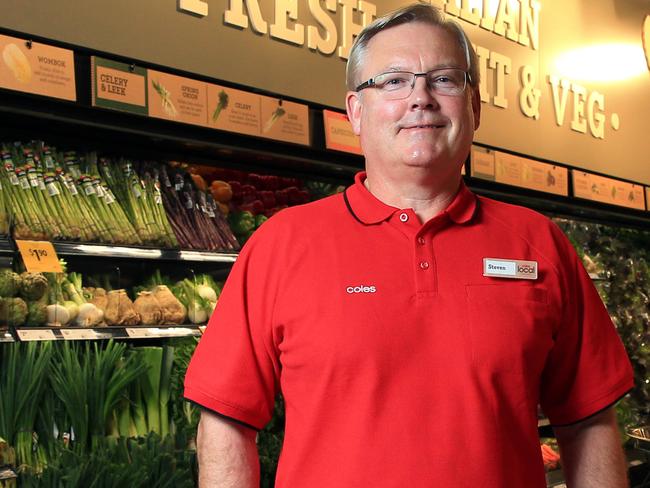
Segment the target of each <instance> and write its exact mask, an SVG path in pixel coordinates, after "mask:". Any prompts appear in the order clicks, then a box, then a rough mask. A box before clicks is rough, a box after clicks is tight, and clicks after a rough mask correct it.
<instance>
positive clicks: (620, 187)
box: [571, 169, 646, 210]
mask: <svg viewBox="0 0 650 488" xmlns="http://www.w3.org/2000/svg"><path fill="white" fill-rule="evenodd" d="M571 174H572V177H573V196H575V197H577V198H584V199H585V200H592V201H595V202H601V203H608V204H610V205H618V206H620V207H627V208H634V209H637V210H645V209H646V206H645V198H644V197H645V195H644V190H643V186H641V185H635V184H633V183H628V182H626V181H620V180H616V179H614V178H606V177H605V176H599V175H594V174H591V173H587V172H585V171H577V170H575V169H574V170H572V171H571Z"/></svg>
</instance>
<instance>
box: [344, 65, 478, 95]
mask: <svg viewBox="0 0 650 488" xmlns="http://www.w3.org/2000/svg"><path fill="white" fill-rule="evenodd" d="M419 76H423V77H424V78H425V80H426V82H427V87H428V88H429V90H431V91H432V92H434V93H436V94H437V95H451V96H455V95H460V94H461V93H463V91H465V87H466V86H467V79H468V78H469V73H467V72H466V71H464V70H462V69H460V68H441V69H432V70H431V71H427V72H426V73H411V72H410V71H388V72H386V73H381V74H379V75H377V76H375V77H374V78H370V79H369V80H368V81H365V82H363V83H361V84H360V85H359V86H358V87H357V88H356V89H355V90H354V91H357V92H359V91H361V90H365V89H366V88H377V90H379V93H381V94H382V96H383V97H384V98H386V99H387V100H401V99H403V98H408V97H409V96H410V95H411V93H413V88H414V87H415V80H416V79H417V78H418V77H419Z"/></svg>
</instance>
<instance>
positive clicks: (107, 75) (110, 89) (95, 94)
mask: <svg viewBox="0 0 650 488" xmlns="http://www.w3.org/2000/svg"><path fill="white" fill-rule="evenodd" d="M90 63H91V67H90V69H91V75H92V86H91V90H92V102H93V106H94V107H103V108H110V109H113V110H123V111H125V112H131V113H135V114H140V115H148V110H147V70H146V69H144V68H140V67H138V66H133V65H128V64H126V63H118V62H116V61H111V60H109V59H104V58H99V57H97V56H92V57H91V58H90Z"/></svg>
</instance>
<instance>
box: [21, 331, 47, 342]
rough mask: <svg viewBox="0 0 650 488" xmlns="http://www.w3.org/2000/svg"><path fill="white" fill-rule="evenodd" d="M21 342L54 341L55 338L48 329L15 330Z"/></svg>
mask: <svg viewBox="0 0 650 488" xmlns="http://www.w3.org/2000/svg"><path fill="white" fill-rule="evenodd" d="M16 333H17V334H18V337H19V338H20V340H21V341H54V340H56V336H55V335H54V331H52V330H50V329H34V330H29V329H18V330H16Z"/></svg>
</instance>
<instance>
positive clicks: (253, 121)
mask: <svg viewBox="0 0 650 488" xmlns="http://www.w3.org/2000/svg"><path fill="white" fill-rule="evenodd" d="M260 103H261V101H260V96H259V95H255V94H253V93H248V92H245V91H241V90H235V89H234V88H226V87H223V86H219V85H211V84H208V125H209V126H210V127H214V128H215V129H221V130H227V131H229V132H237V133H239V134H247V135H251V136H259V135H260V131H261V129H260Z"/></svg>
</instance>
